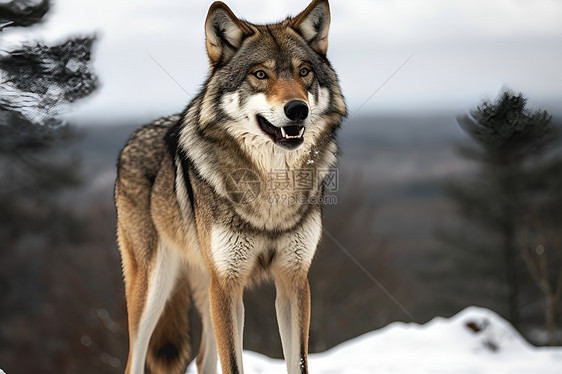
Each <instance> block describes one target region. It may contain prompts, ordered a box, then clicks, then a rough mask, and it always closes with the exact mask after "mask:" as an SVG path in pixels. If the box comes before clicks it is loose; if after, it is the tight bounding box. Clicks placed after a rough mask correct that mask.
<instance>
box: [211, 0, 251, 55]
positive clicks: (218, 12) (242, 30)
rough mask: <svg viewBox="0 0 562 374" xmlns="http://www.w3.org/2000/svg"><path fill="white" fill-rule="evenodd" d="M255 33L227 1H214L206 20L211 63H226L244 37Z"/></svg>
mask: <svg viewBox="0 0 562 374" xmlns="http://www.w3.org/2000/svg"><path fill="white" fill-rule="evenodd" d="M253 33H254V32H253V30H252V29H251V28H250V27H249V26H248V24H246V23H245V22H243V21H240V20H239V19H238V18H236V16H235V15H234V13H232V11H231V10H230V8H229V7H227V6H226V4H225V3H223V2H222V1H216V2H214V3H213V5H211V7H210V8H209V13H208V14H207V19H206V21H205V39H206V45H207V54H208V55H209V59H210V60H211V65H212V66H216V65H217V64H218V63H226V62H227V61H228V60H229V59H230V58H231V57H232V55H234V53H235V52H236V50H237V49H238V48H240V45H241V44H242V41H243V40H244V38H245V37H246V36H249V35H252V34H253Z"/></svg>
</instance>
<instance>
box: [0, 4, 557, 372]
mask: <svg viewBox="0 0 562 374" xmlns="http://www.w3.org/2000/svg"><path fill="white" fill-rule="evenodd" d="M38 4H40V5H41V6H43V7H45V6H46V8H42V10H38V11H37V12H31V13H29V14H32V15H33V17H35V18H32V21H33V23H35V22H38V21H39V20H40V18H41V17H42V16H43V14H45V12H46V11H47V10H48V1H43V2H38ZM45 4H46V5H45ZM41 12H42V13H41ZM10 17H11V18H10ZM18 17H20V18H18ZM22 19H24V20H25V16H21V15H16V16H14V15H13V14H10V13H7V12H4V13H0V21H1V22H0V25H2V27H12V26H16V25H19V26H26V25H27V23H26V21H22ZM18 20H19V21H18ZM18 22H20V23H19V24H18ZM29 22H30V23H31V21H29ZM3 32H6V30H4V31H3ZM0 43H1V33H0ZM93 43H94V39H93V38H88V37H83V38H78V39H76V38H75V39H69V40H67V41H63V42H61V43H60V44H58V45H54V46H48V45H43V44H41V43H39V42H33V41H30V42H29V44H28V45H24V46H21V48H19V49H16V50H12V51H9V53H3V54H2V55H1V56H0V70H1V71H2V75H1V77H2V82H1V84H2V86H1V88H0V241H1V243H2V244H1V247H0V295H1V296H0V321H2V322H1V323H0V367H1V368H2V369H3V370H5V371H6V372H7V373H38V372H39V373H42V372H63V373H86V372H87V373H121V372H122V371H123V369H124V365H125V360H126V357H127V350H128V342H127V340H128V339H127V325H126V323H127V322H126V321H127V319H126V309H125V298H124V289H123V281H122V275H121V265H120V257H119V253H118V250H117V246H116V243H115V209H114V206H113V182H114V179H115V172H116V170H115V162H116V159H117V155H118V152H119V150H120V148H121V147H122V146H123V145H124V144H125V142H126V140H127V137H128V136H129V135H130V134H131V133H132V131H133V130H134V129H135V128H136V127H138V126H139V125H141V124H140V123H135V124H126V123H114V124H104V125H100V124H98V123H96V121H95V119H92V120H91V121H90V122H89V123H84V124H80V126H77V125H72V124H65V123H63V122H61V120H58V119H57V118H59V117H58V114H59V113H60V112H61V111H63V110H64V109H65V108H67V107H69V106H70V105H71V104H72V103H73V102H75V101H77V100H79V99H81V98H84V97H87V96H88V95H89V94H90V93H91V92H93V91H94V90H95V89H96V87H97V85H98V82H97V78H96V77H95V74H94V72H93V71H92V66H91V55H90V51H91V48H92V45H93ZM0 49H1V48H0ZM474 104H475V107H474V108H467V113H466V114H462V115H460V116H458V117H457V118H455V116H454V115H453V114H447V113H435V114H433V115H427V114H420V115H414V114H412V115H407V116H406V115H395V116H386V117H384V116H373V117H367V116H364V117H361V116H354V117H352V118H350V119H348V120H347V121H346V122H345V123H344V126H343V129H342V131H341V137H340V144H341V148H342V151H343V154H342V157H341V162H340V167H339V186H338V187H339V189H338V191H337V192H335V195H336V197H337V204H335V205H327V206H326V207H325V218H324V226H325V231H326V232H327V233H329V235H324V236H323V240H322V242H321V245H320V247H319V249H318V252H317V255H316V258H315V261H314V262H313V266H312V269H311V273H310V284H311V293H312V322H311V331H310V337H311V339H310V351H311V352H319V351H323V350H326V349H329V348H330V347H333V346H334V345H336V344H338V343H341V342H343V341H346V340H348V339H350V338H353V337H355V336H358V335H360V334H363V333H365V332H368V331H372V330H375V329H377V328H381V327H383V326H385V325H387V324H389V323H391V322H393V321H406V322H411V321H413V322H419V323H423V322H426V321H428V320H429V319H431V318H432V317H434V316H437V315H440V316H445V317H448V316H451V315H453V314H454V313H456V312H458V311H459V310H460V309H462V308H464V307H466V306H468V305H478V306H483V307H488V308H490V309H493V310H495V311H496V312H498V313H500V314H502V315H503V316H504V317H505V318H507V319H508V320H509V321H511V323H512V324H514V326H516V327H517V328H518V329H519V331H520V332H521V333H522V334H523V335H524V336H525V337H526V338H527V339H529V340H530V341H531V342H532V343H534V344H538V345H546V344H553V345H554V344H562V332H561V324H562V320H561V317H560V316H561V314H562V313H561V308H562V305H561V302H560V299H561V293H562V233H561V232H560V230H559V229H558V228H559V227H560V225H561V223H562V222H561V221H562V209H561V208H562V206H561V205H562V153H561V152H562V146H561V143H560V127H559V126H558V122H557V117H556V116H554V117H552V116H551V114H549V113H547V112H545V111H542V110H538V109H533V108H529V107H528V103H527V100H526V98H525V97H524V96H523V95H522V94H520V93H514V92H511V91H509V90H503V91H502V92H500V93H499V95H498V97H497V98H496V99H494V100H484V101H483V102H482V103H474ZM178 109H181V108H178ZM552 114H554V115H555V114H556V113H552ZM332 238H334V239H336V240H337V242H336V241H334V240H332ZM342 248H343V249H345V250H343V249H342ZM357 263H360V264H361V265H362V267H363V269H361V268H359V267H358V266H357ZM363 270H365V271H366V272H368V273H369V274H366V273H365V271H363ZM375 280H376V281H375ZM383 287H384V289H383ZM389 294H390V295H391V297H389ZM274 297H275V295H274V288H273V286H272V285H271V284H269V285H268V284H266V285H263V286H261V287H258V288H256V289H254V290H248V292H247V293H246V295H245V306H246V327H245V337H244V344H245V348H246V349H250V350H255V351H258V352H262V353H264V354H267V355H269V356H272V357H281V355H282V351H281V342H280V339H279V336H278V333H277V325H276V320H275V311H274ZM398 303H400V305H398ZM402 308H404V309H402ZM264 332H267V333H264Z"/></svg>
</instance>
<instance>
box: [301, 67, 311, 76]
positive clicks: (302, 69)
mask: <svg viewBox="0 0 562 374" xmlns="http://www.w3.org/2000/svg"><path fill="white" fill-rule="evenodd" d="M308 73H310V69H308V68H301V69H300V70H299V75H300V76H301V77H306V76H307V75H308Z"/></svg>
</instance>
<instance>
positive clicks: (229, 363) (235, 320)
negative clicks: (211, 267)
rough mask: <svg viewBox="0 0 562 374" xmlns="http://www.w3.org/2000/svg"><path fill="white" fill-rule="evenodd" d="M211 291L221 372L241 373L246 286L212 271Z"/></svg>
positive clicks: (229, 373)
mask: <svg viewBox="0 0 562 374" xmlns="http://www.w3.org/2000/svg"><path fill="white" fill-rule="evenodd" d="M209 293H210V302H211V319H212V323H213V330H214V332H215V338H216V341H217V348H218V352H219V358H220V363H221V367H222V372H223V374H242V373H243V372H244V370H243V368H242V335H243V334H242V332H243V329H244V304H243V302H242V295H243V287H242V286H241V285H239V284H236V283H235V282H232V280H231V279H228V278H226V277H222V276H220V275H217V274H212V275H211V286H210V288H209Z"/></svg>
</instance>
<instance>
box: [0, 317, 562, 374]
mask: <svg viewBox="0 0 562 374" xmlns="http://www.w3.org/2000/svg"><path fill="white" fill-rule="evenodd" d="M244 369H245V373H247V374H282V373H286V372H287V371H286V369H285V363H284V362H283V361H282V360H273V359H270V358H268V357H266V356H264V355H261V354H259V353H255V352H248V351H246V352H244ZM309 369H310V372H311V373H318V374H403V373H407V374H429V373H431V374H461V373H462V374H562V348H561V347H556V348H536V347H533V346H532V345H530V344H529V343H528V342H527V341H526V340H525V339H523V338H522V337H521V335H519V333H518V332H517V331H515V330H514V328H513V327H512V326H511V325H510V324H509V323H508V322H506V321H505V320H503V319H502V318H501V317H500V316H499V315H497V314H496V313H494V312H492V311H490V310H487V309H483V308H477V307H469V308H467V309H465V310H463V311H461V312H460V313H458V314H457V315H455V316H453V317H451V318H449V319H446V318H440V317H438V318H435V319H433V320H432V321H430V322H428V323H427V324H425V325H418V324H414V323H401V322H396V323H392V324H390V325H388V326H386V327H385V328H383V329H380V330H378V331H374V332H371V333H368V334H365V335H363V336H360V337H358V338H355V339H353V340H351V341H348V342H345V343H343V344H340V345H339V346H337V347H335V348H333V349H331V350H329V351H327V352H324V353H317V354H312V355H310V357H309ZM196 372H197V370H196V368H195V365H194V364H192V365H190V367H189V368H188V370H187V373H190V374H191V373H196ZM0 374H5V373H4V372H3V371H2V370H1V369H0ZM7 374H11V373H7Z"/></svg>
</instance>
